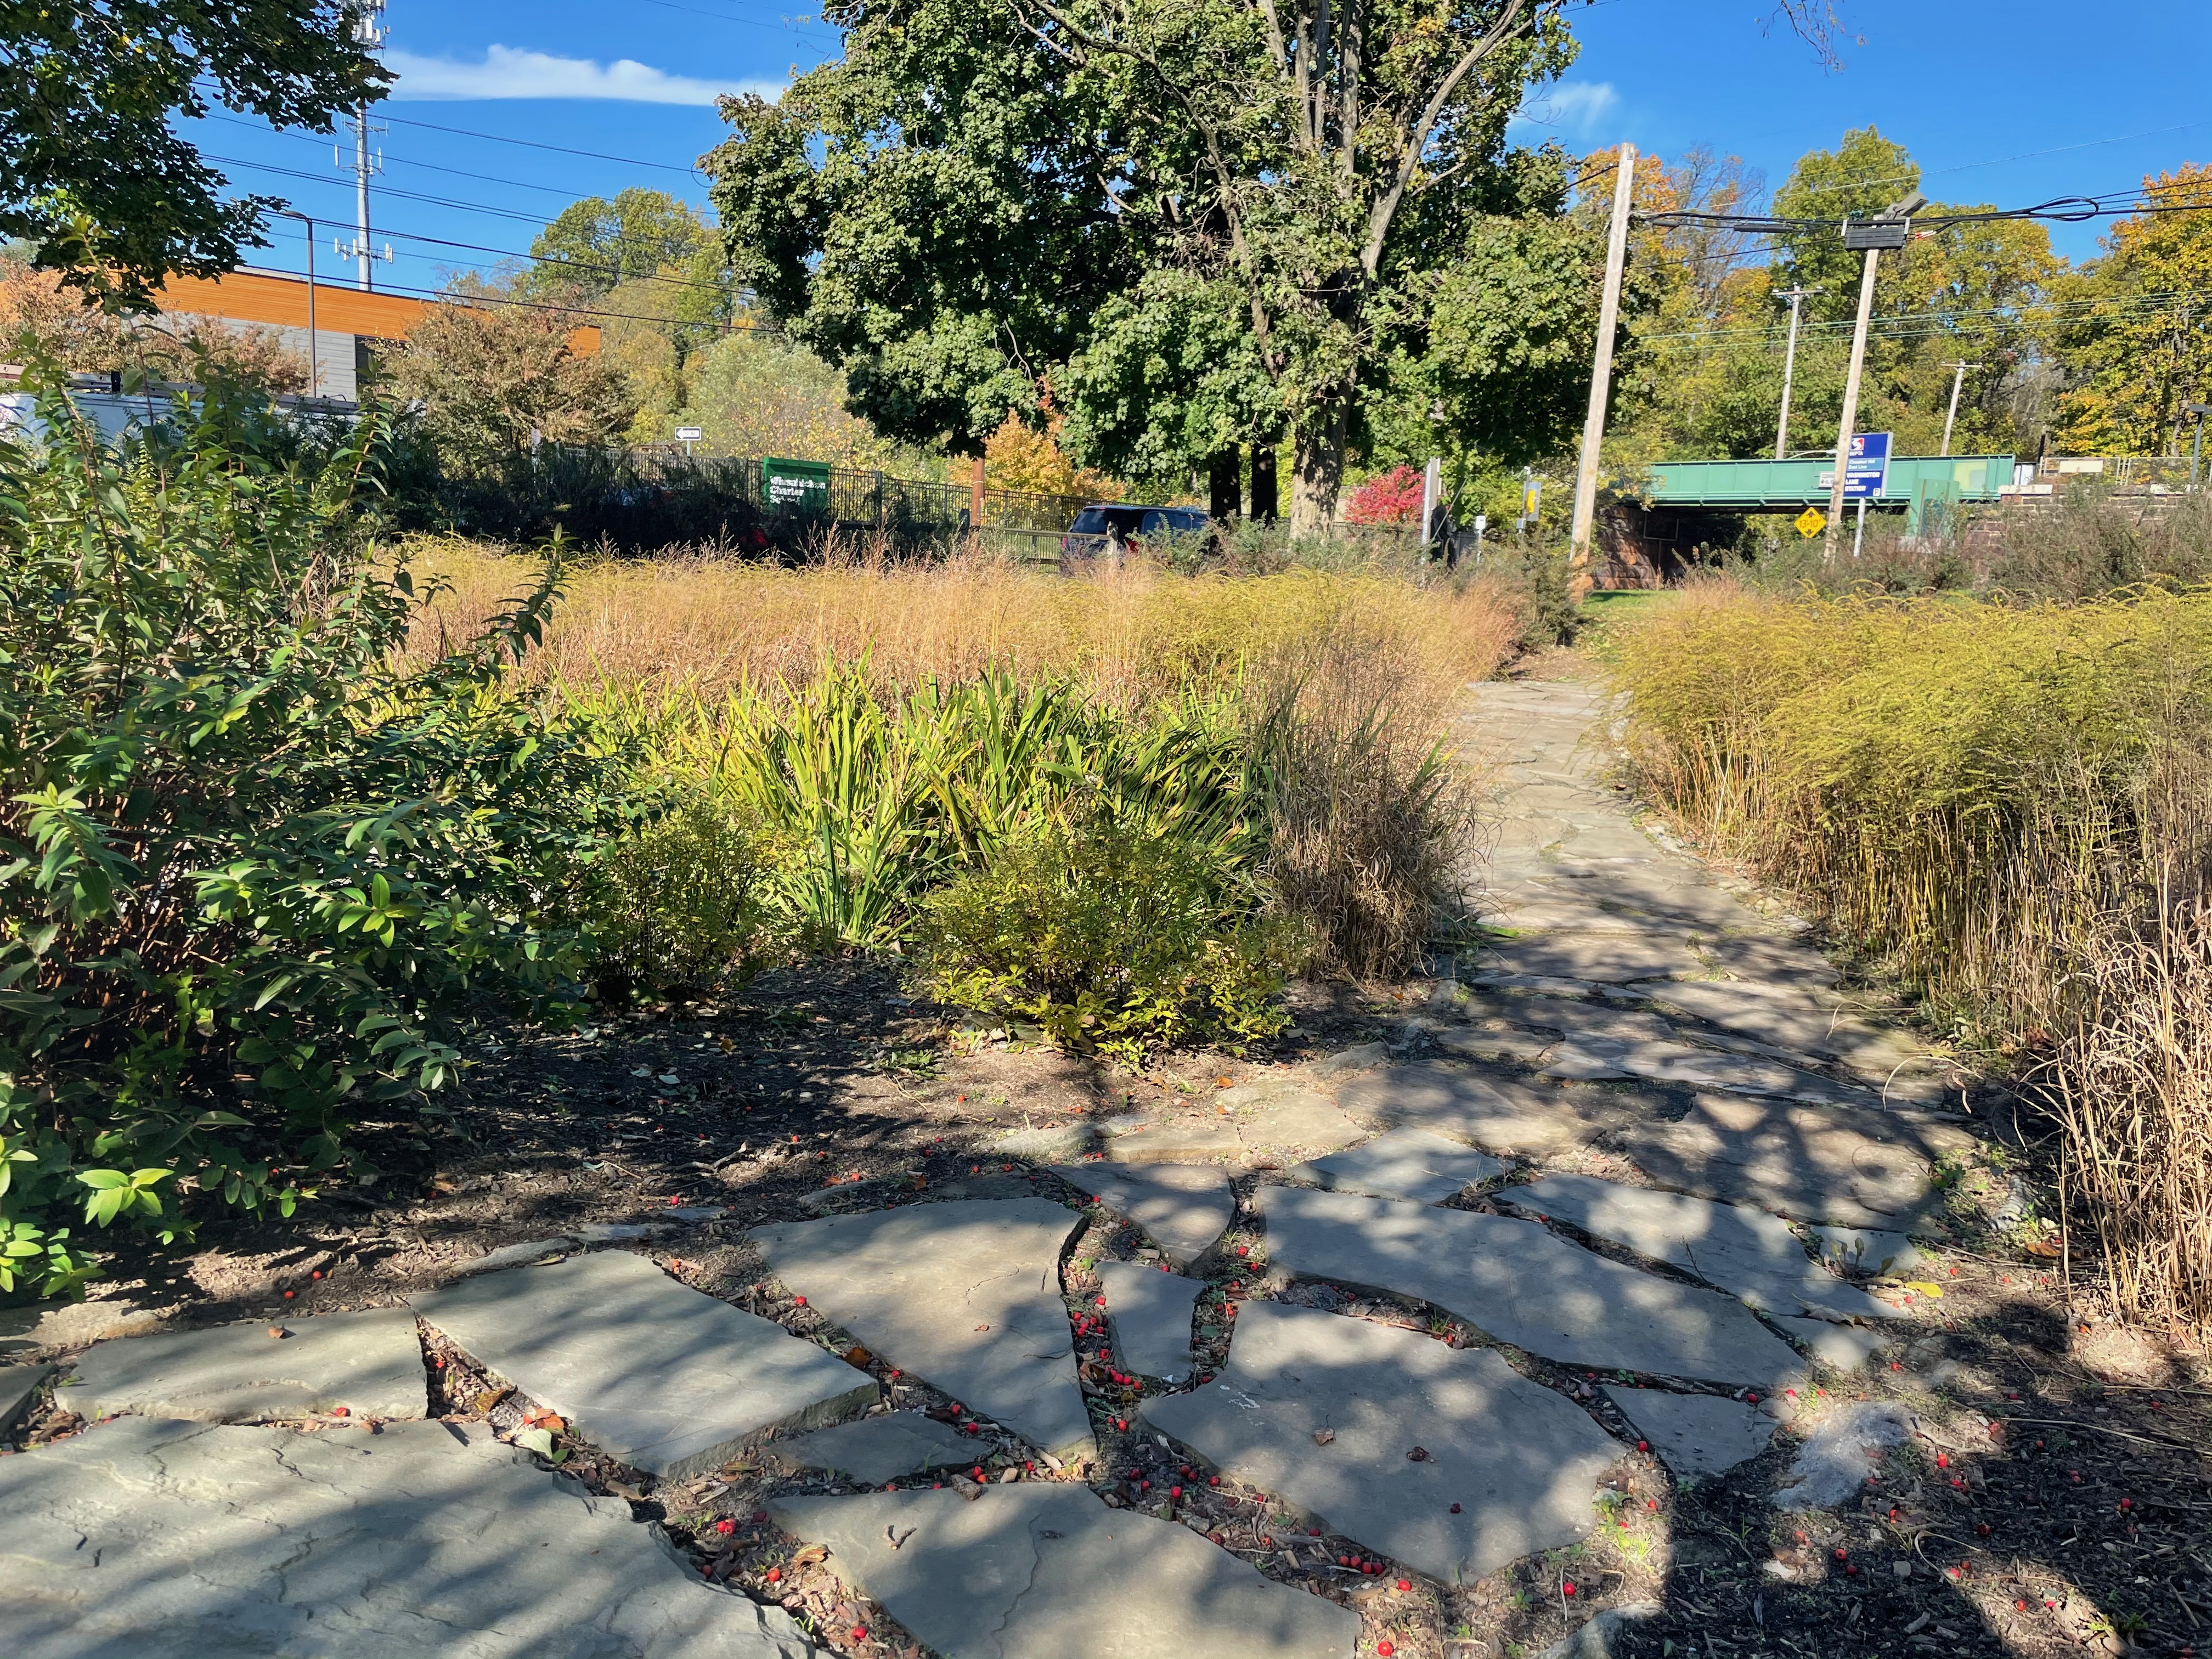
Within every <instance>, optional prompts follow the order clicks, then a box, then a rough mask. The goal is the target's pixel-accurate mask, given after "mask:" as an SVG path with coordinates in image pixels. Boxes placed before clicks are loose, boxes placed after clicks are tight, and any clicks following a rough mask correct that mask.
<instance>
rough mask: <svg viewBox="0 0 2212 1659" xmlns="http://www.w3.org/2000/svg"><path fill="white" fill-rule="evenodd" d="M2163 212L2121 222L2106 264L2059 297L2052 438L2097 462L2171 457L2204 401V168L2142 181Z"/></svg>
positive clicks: (2211, 221) (2209, 379)
mask: <svg viewBox="0 0 2212 1659" xmlns="http://www.w3.org/2000/svg"><path fill="white" fill-rule="evenodd" d="M2143 191H2144V194H2145V196H2146V197H2147V198H2148V200H2149V201H2150V202H2151V203H2153V204H2155V205H2156V206H2157V207H2159V208H2160V209H2164V210H2163V211H2154V212H2147V213H2139V214H2136V215H2135V216H2132V217H2130V218H2127V219H2123V220H2121V221H2120V222H2118V223H2117V224H2115V225H2114V226H2113V227H2112V234H2110V235H2109V236H2107V237H2106V240H2105V247H2106V252H2105V256H2104V257H2103V258H2100V259H2099V260H2097V261H2096V262H2095V263H2094V264H2092V265H2090V266H2089V267H2088V268H2087V269H2086V270H2083V271H2082V272H2081V275H2080V276H2077V277H2075V278H2074V279H2073V280H2071V281H2070V282H2068V283H2064V284H2062V286H2061V289H2060V294H2059V297H2060V298H2061V299H2063V300H2064V301H2069V302H2070V303H2069V304H2068V305H2067V307H2065V309H2064V310H2063V311H2062V312H2061V313H2059V314H2060V316H2061V317H2062V319H2063V320H2062V321H2061V322H2060V323H2059V324H2058V325H2057V351H2058V354H2059V356H2060V357H2061V359H2062V360H2063V362H2064V363H2065V365H2066V368H2067V369H2068V371H2069V375H2070V376H2071V378H2072V379H2073V380H2075V385H2074V386H2071V387H2070V388H2069V390H2068V391H2067V392H2065V394H2064V395H2063V397H2062V398H2061V399H2060V419H2059V425H2058V435H2059V438H2060V441H2062V442H2063V443H2064V444H2065V445H2066V446H2067V447H2069V448H2071V449H2074V450H2076V451H2078V452H2081V453H2088V454H2093V455H2099V454H2101V455H2113V454H2118V455H2128V454H2136V455H2175V454H2179V453H2181V451H2182V449H2183V447H2184V446H2185V441H2186V439H2185V435H2186V434H2187V433H2189V432H2190V431H2191V428H2192V422H2193V417H2191V416H2186V415H2185V413H2184V412H2183V405H2184V404H2192V403H2196V404H2201V403H2208V402H2212V214H2208V213H2205V212H2203V211H2197V212H2184V211H2174V210H2173V209H2179V208H2181V207H2183V206H2184V205H2185V204H2191V205H2194V206H2196V207H2197V208H2199V209H2202V208H2203V206H2204V205H2206V204H2212V166H2208V167H2179V168H2177V169H2176V170H2175V171H2173V172H2172V173H2161V174H2160V175H2159V176H2158V177H2157V178H2155V179H2144V180H2143Z"/></svg>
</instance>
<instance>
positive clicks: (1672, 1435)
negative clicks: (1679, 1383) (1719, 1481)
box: [1605, 1387, 1774, 1480]
mask: <svg viewBox="0 0 2212 1659" xmlns="http://www.w3.org/2000/svg"><path fill="white" fill-rule="evenodd" d="M1605 1394H1606V1398H1607V1399H1608V1400H1610V1401H1613V1404H1614V1405H1615V1406H1617V1407H1620V1414H1621V1415H1622V1416H1623V1417H1625V1418H1626V1419H1628V1420H1629V1423H1630V1424H1631V1425H1632V1426H1633V1427H1634V1428H1635V1430H1636V1431H1637V1433H1638V1435H1640V1436H1642V1437H1644V1439H1645V1440H1646V1441H1648V1442H1650V1446H1651V1449H1652V1450H1653V1451H1655V1452H1656V1453H1658V1454H1659V1460H1660V1462H1663V1463H1664V1464H1666V1466H1667V1467H1668V1468H1670V1469H1672V1470H1673V1471H1674V1473H1675V1474H1677V1475H1679V1476H1680V1477H1681V1478H1682V1479H1683V1480H1705V1479H1707V1478H1708V1477H1710V1476H1712V1475H1716V1474H1726V1473H1727V1472H1728V1471H1729V1470H1730V1469H1732V1468H1735V1466H1736V1465H1737V1464H1739V1463H1748V1462H1750V1461H1751V1460H1752V1459H1753V1458H1754V1457H1756V1456H1758V1455H1759V1453H1761V1452H1763V1451H1765V1449H1766V1448H1767V1446H1768V1445H1769V1444H1770V1443H1771V1442H1772V1441H1773V1438H1774V1419H1772V1418H1771V1417H1769V1416H1767V1415H1766V1414H1765V1413H1764V1412H1762V1411H1760V1410H1759V1407H1756V1406H1747V1405H1744V1404H1743V1403H1741V1401H1735V1400H1725V1399H1723V1398H1721V1397H1720V1396H1718V1395H1710V1394H1667V1393H1664V1392H1662V1391H1661V1390H1660V1389H1616V1388H1611V1387H1608V1388H1607V1389H1606V1391H1605Z"/></svg>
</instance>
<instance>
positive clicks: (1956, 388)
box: [1942, 363, 1982, 455]
mask: <svg viewBox="0 0 2212 1659" xmlns="http://www.w3.org/2000/svg"><path fill="white" fill-rule="evenodd" d="M1951 367H1952V368H1953V369H1954V370H1956V371H1957V372H1956V373H1955V374H1953V375H1952V376H1951V412H1950V413H1949V414H1948V415H1946V416H1944V417H1943V452H1942V453H1944V454H1946V455H1948V454H1949V453H1951V428H1953V427H1954V426H1956V425H1957V424H1958V423H1959V392H1960V387H1962V386H1965V385H1966V371H1967V370H1968V369H1970V368H1981V367H1982V365H1981V364H1979V363H1954V364H1952V365H1951Z"/></svg>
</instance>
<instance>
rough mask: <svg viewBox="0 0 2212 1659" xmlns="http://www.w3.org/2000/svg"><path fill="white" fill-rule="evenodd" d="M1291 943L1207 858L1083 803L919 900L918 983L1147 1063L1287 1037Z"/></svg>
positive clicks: (1066, 1041) (1061, 1040)
mask: <svg viewBox="0 0 2212 1659" xmlns="http://www.w3.org/2000/svg"><path fill="white" fill-rule="evenodd" d="M1297 945H1298V941H1297V938H1296V936H1295V931H1294V930H1293V929H1292V928H1291V927H1290V926H1289V925H1288V924H1287V923H1285V922H1282V921H1269V920H1263V919H1261V918H1260V917H1259V916H1258V915H1257V907H1256V905H1255V895H1254V894H1253V892H1252V890H1250V887H1249V884H1247V883H1246V882H1245V881H1243V880H1242V879H1241V878H1238V877H1237V875H1236V874H1235V872H1232V871H1231V870H1230V869H1229V868H1227V867H1225V865H1224V864H1223V862H1222V861H1221V860H1219V859H1218V858H1216V857H1213V856H1211V855H1210V854H1208V853H1207V851H1206V849H1205V848H1202V847H1200V846H1195V845H1194V844H1193V843H1192V842H1190V841H1189V840H1188V839H1187V838H1184V837H1182V836H1173V835H1162V834H1160V833H1158V829H1157V826H1155V825H1153V824H1151V823H1146V822H1145V821H1144V819H1143V818H1142V817H1139V816H1128V817H1123V816H1120V815H1116V814H1114V813H1112V812H1110V811H1104V810H1102V809H1100V808H1099V807H1097V806H1096V805H1085V806H1082V807H1080V808H1079V809H1078V810H1077V811H1074V812H1073V813H1071V814H1070V815H1068V816H1067V817H1051V818H1046V819H1042V820H1040V821H1039V822H1037V823H1034V824H1032V825H1030V826H1028V827H1027V828H1025V829H1024V830H1023V831H1021V832H1020V833H1018V834H1017V835H1015V836H1012V837H1010V838H1009V839H1008V840H1006V842H1003V843H1002V844H1001V845H1000V847H999V848H997V849H996V850H995V851H994V853H993V854H992V855H991V857H990V859H989V860H988V862H987V864H986V865H985V866H983V868H981V870H977V871H974V872H969V873H967V874H964V875H962V876H960V877H958V878H956V879H955V880H953V881H951V883H949V884H946V885H945V886H944V887H942V888H939V890H936V891H935V892H933V893H932V894H931V895H930V896H928V897H927V899H925V900H924V901H923V902H922V906H921V915H920V917H919V919H918V921H917V923H916V925H915V943H914V963H915V965H914V974H915V979H916V981H917V982H918V983H919V984H921V986H922V987H924V988H926V989H927V991H928V992H929V993H930V994H932V995H933V996H935V997H936V998H938V999H939V1000H941V1001H944V1002H948V1003H951V1004H952V1005H953V1006H956V1007H962V1008H969V1009H973V1010H975V1012H979V1013H983V1014H987V1015H990V1016H993V1017H994V1018H1006V1019H1012V1020H1024V1021H1028V1022H1030V1023H1031V1024H1036V1026H1038V1027H1039V1028H1040V1029H1041V1030H1042V1031H1043V1032H1044V1033H1045V1035H1046V1036H1048V1037H1050V1038H1051V1039H1052V1040H1053V1041H1054V1042H1056V1043H1058V1044H1059V1045H1060V1047H1062V1048H1070V1049H1074V1050H1079V1051H1082V1050H1091V1049H1096V1050H1098V1051H1100V1052H1103V1053H1105V1054H1113V1055H1115V1056H1116V1057H1117V1058H1121V1059H1124V1060H1131V1061H1139V1060H1142V1059H1143V1058H1144V1056H1145V1054H1146V1053H1147V1052H1148V1051H1149V1050H1152V1049H1153V1048H1161V1047H1165V1046H1169V1045H1172V1044H1176V1043H1182V1042H1221V1043H1225V1044H1226V1045H1228V1046H1231V1047H1237V1046H1238V1045H1241V1044H1243V1043H1244V1042H1250V1041H1253V1040H1255V1039H1257V1038H1261V1037H1267V1036H1274V1035H1275V1034H1276V1033H1278V1032H1279V1031H1281V1030H1283V1029H1284V1028H1285V1026H1286V1025H1287V1024H1289V1023H1290V1017H1289V1015H1288V1014H1287V1013H1285V1012H1284V1010H1283V1008H1282V1006H1281V993H1282V989H1283V984H1284V981H1285V977H1286V975H1287V974H1288V973H1289V970H1290V969H1291V965H1292V964H1293V963H1295V962H1296V961H1297V955H1298V950H1297Z"/></svg>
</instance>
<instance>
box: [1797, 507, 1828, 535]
mask: <svg viewBox="0 0 2212 1659" xmlns="http://www.w3.org/2000/svg"><path fill="white" fill-rule="evenodd" d="M1827 527H1828V517H1827V514H1826V513H1823V512H1821V511H1820V508H1819V507H1807V508H1806V509H1805V510H1804V511H1803V512H1802V513H1799V514H1798V515H1797V533H1798V534H1799V535H1801V536H1806V537H1812V536H1817V535H1819V534H1820V532H1822V531H1823V530H1826V528H1827Z"/></svg>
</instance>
